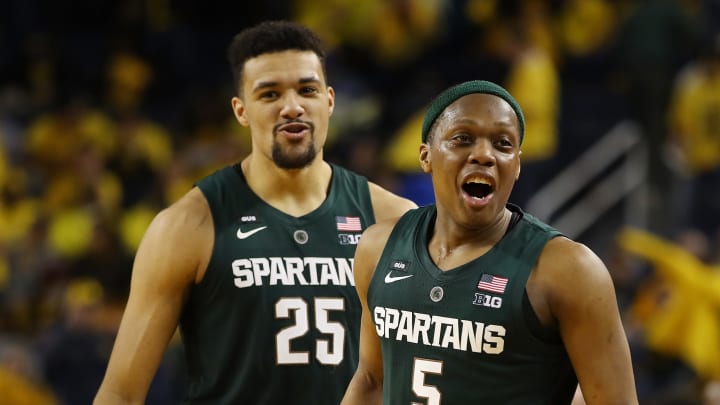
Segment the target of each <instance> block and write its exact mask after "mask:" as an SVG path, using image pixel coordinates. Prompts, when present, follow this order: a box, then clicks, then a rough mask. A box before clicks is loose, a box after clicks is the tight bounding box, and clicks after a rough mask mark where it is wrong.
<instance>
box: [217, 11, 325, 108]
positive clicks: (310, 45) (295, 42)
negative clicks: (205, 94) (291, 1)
mask: <svg viewBox="0 0 720 405" xmlns="http://www.w3.org/2000/svg"><path fill="white" fill-rule="evenodd" d="M288 50H299V51H312V52H314V53H315V54H316V55H317V56H318V58H319V59H320V64H321V66H322V69H323V75H325V76H326V77H327V75H326V71H325V49H324V48H323V43H322V41H321V40H320V38H319V37H318V35H317V34H316V33H315V32H314V31H312V30H311V29H309V28H307V27H305V26H303V25H301V24H298V23H295V22H292V21H264V22H262V23H260V24H257V25H255V26H253V27H250V28H247V29H245V30H243V31H241V32H240V33H239V34H237V35H235V37H234V38H233V40H232V42H231V43H230V46H229V47H228V52H227V55H228V60H229V62H230V66H231V68H232V72H233V79H234V80H235V84H236V86H237V88H238V91H239V93H240V94H242V74H243V68H244V67H245V62H247V61H248V59H252V58H254V57H256V56H259V55H263V54H266V53H273V52H282V51H288Z"/></svg>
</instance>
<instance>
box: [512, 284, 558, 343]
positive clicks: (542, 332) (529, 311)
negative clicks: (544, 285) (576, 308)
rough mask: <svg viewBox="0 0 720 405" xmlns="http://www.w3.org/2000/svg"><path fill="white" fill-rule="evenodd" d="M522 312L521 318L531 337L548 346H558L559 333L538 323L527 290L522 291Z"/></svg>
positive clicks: (538, 320)
mask: <svg viewBox="0 0 720 405" xmlns="http://www.w3.org/2000/svg"><path fill="white" fill-rule="evenodd" d="M522 312H523V317H524V318H525V323H526V324H527V325H528V329H529V330H530V333H532V334H533V336H535V337H536V338H538V339H539V340H540V341H542V342H544V343H548V344H559V343H561V342H562V339H561V337H560V332H559V331H557V330H556V329H552V328H549V327H547V326H544V325H543V324H542V323H541V322H540V319H539V318H538V316H537V314H536V313H535V310H534V309H533V307H532V304H531V303H530V297H528V293H527V290H523V298H522Z"/></svg>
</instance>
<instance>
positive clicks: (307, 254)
mask: <svg viewBox="0 0 720 405" xmlns="http://www.w3.org/2000/svg"><path fill="white" fill-rule="evenodd" d="M229 57H230V62H231V65H232V68H233V70H234V73H235V78H236V85H237V90H238V96H236V97H233V98H232V108H233V111H234V114H235V116H236V118H237V120H238V121H239V122H240V124H242V125H244V126H247V127H249V128H250V131H251V136H252V152H251V153H250V155H249V156H247V157H246V158H245V159H243V160H242V161H241V162H239V163H238V164H236V165H233V166H231V167H226V168H224V169H222V170H220V171H218V172H216V173H215V174H213V175H210V176H209V177H207V178H205V179H202V180H201V181H199V182H198V183H197V185H196V187H194V188H193V189H192V190H190V191H189V192H188V193H187V194H186V195H185V196H184V197H182V198H181V199H180V200H179V201H178V202H176V203H174V204H173V205H171V206H170V207H169V208H167V209H166V210H164V211H163V212H161V213H160V214H159V215H158V216H157V217H156V218H155V219H154V221H153V223H152V224H151V225H150V227H149V229H148V230H147V233H146V234H145V237H144V239H143V242H142V244H141V246H140V248H139V249H138V252H137V256H136V258H135V263H134V268H133V279H132V285H131V292H130V297H129V300H128V303H127V307H126V310H125V314H124V316H123V320H122V323H121V325H120V330H119V333H118V336H117V339H116V342H115V346H114V348H113V353H112V356H111V358H110V362H109V365H108V369H107V373H106V375H105V378H104V381H103V383H102V386H101V387H100V390H99V392H98V394H97V397H96V400H95V403H96V404H116V403H118V404H119V403H124V404H127V403H132V404H135V403H138V404H139V403H142V402H143V401H144V399H145V397H146V394H147V391H148V387H149V385H150V383H151V381H152V379H153V376H154V373H155V372H156V370H157V368H158V364H159V362H160V360H161V357H162V356H163V353H164V351H165V349H166V345H167V343H168V341H169V340H170V338H171V336H172V335H173V332H174V331H175V329H176V326H177V324H178V323H179V325H180V332H181V336H182V339H183V344H184V349H185V353H186V358H187V370H188V373H189V384H188V387H187V396H186V401H185V402H186V403H192V404H279V403H282V404H333V405H336V404H337V403H339V401H340V400H341V398H342V395H343V393H344V390H345V388H346V387H347V384H348V382H349V381H350V378H351V377H352V374H353V372H354V370H355V368H356V366H357V350H358V335H359V322H360V314H361V307H360V303H359V301H358V298H357V295H356V292H355V289H354V285H353V282H354V281H353V274H352V267H353V255H354V252H355V248H356V245H357V242H358V240H359V238H360V235H361V232H362V230H364V229H365V228H366V227H367V226H369V225H371V224H373V223H374V222H375V221H376V219H377V220H384V219H387V218H392V217H396V216H399V215H400V214H402V213H403V212H405V211H406V210H408V209H411V208H415V207H416V205H415V204H414V203H413V202H411V201H409V200H406V199H403V198H400V197H398V196H396V195H394V194H392V193H390V192H389V191H387V190H384V189H382V188H380V187H379V186H377V185H375V184H373V183H369V182H368V181H367V180H366V179H365V178H363V177H361V176H359V175H356V174H353V173H351V172H349V171H347V170H345V169H343V168H341V167H338V166H335V165H331V164H329V163H327V162H326V161H324V160H323V144H324V142H325V140H326V137H327V131H328V121H329V117H330V115H331V114H332V111H333V107H334V96H335V95H334V91H333V89H332V87H329V86H328V85H327V82H326V77H325V68H324V52H323V50H322V48H321V45H320V42H319V40H318V38H317V36H316V35H315V33H313V32H311V31H310V30H308V29H307V28H305V27H303V26H300V25H297V24H294V23H290V22H267V23H262V24H259V25H258V26H255V27H252V28H250V29H247V30H245V31H243V32H241V33H240V34H238V35H237V36H236V37H235V39H234V40H233V42H232V44H231V45H230V48H229Z"/></svg>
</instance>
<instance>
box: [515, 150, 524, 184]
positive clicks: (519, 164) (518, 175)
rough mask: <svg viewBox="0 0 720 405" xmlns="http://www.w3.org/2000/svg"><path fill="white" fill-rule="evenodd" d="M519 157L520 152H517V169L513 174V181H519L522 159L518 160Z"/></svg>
mask: <svg viewBox="0 0 720 405" xmlns="http://www.w3.org/2000/svg"><path fill="white" fill-rule="evenodd" d="M521 156H522V151H520V152H518V167H517V172H516V173H515V181H518V180H520V169H522V159H520V157H521Z"/></svg>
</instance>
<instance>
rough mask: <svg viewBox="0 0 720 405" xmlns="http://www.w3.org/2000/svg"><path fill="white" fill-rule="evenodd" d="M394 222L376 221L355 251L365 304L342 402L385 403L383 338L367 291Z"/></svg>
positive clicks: (359, 288)
mask: <svg viewBox="0 0 720 405" xmlns="http://www.w3.org/2000/svg"><path fill="white" fill-rule="evenodd" d="M394 224H395V221H390V222H387V221H386V222H382V223H378V224H375V225H373V226H371V227H369V228H367V229H366V230H365V232H364V233H363V236H362V237H361V238H360V243H359V244H358V246H357V249H356V250H355V263H354V265H353V273H354V274H355V288H356V289H357V292H358V296H359V298H360V302H361V303H362V309H363V311H362V321H361V322H362V323H361V326H360V359H359V363H358V368H357V371H356V372H355V375H354V376H353V378H352V380H351V381H350V384H349V385H348V389H347V391H346V393H345V397H344V398H343V401H342V405H353V404H358V405H365V404H368V405H369V404H382V384H383V364H382V352H381V350H380V338H379V337H378V335H377V332H375V324H374V323H373V320H372V314H371V313H370V311H369V309H368V305H367V291H368V286H369V285H370V280H372V277H373V274H374V273H375V268H376V267H377V263H378V261H379V260H380V255H381V254H382V251H383V247H384V246H385V243H386V242H387V239H388V237H389V236H390V231H391V230H392V227H393V225H394Z"/></svg>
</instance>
